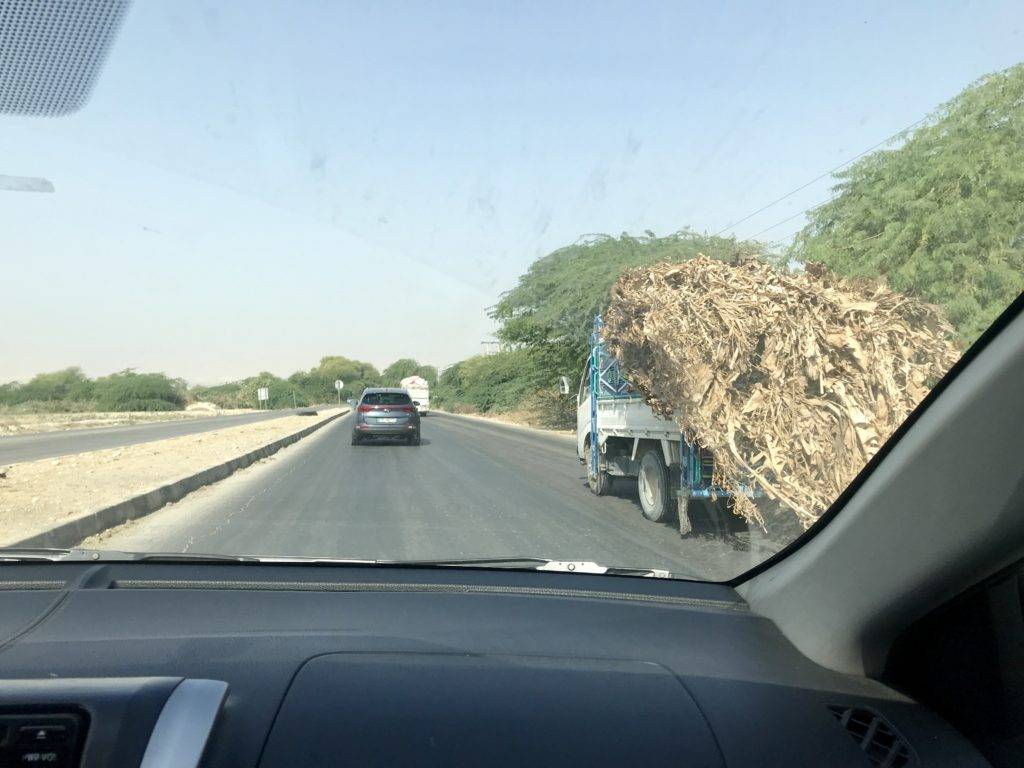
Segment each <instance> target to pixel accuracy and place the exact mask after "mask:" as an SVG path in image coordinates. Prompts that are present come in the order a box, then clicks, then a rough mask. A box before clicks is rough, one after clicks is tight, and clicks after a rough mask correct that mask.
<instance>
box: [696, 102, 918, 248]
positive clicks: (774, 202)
mask: <svg viewBox="0 0 1024 768" xmlns="http://www.w3.org/2000/svg"><path fill="white" fill-rule="evenodd" d="M927 119H928V116H927V115H926V116H925V117H922V118H921V119H920V120H918V121H917V122H915V123H911V124H910V125H908V126H907V127H906V128H901V129H900V130H898V131H896V133H894V134H892V135H891V136H889V137H887V138H884V139H882V140H881V141H880V142H878V143H877V144H875V145H874V146H871V147H868V148H867V149H865V150H864V151H863V152H861V153H860V154H858V155H855V156H853V157H851V158H850V159H849V160H847V161H845V162H842V163H840V164H839V165H837V166H836V167H835V168H833V169H831V170H829V171H825V173H823V174H821V175H820V176H815V177H814V178H813V179H811V180H810V181H808V182H807V183H806V184H801V185H800V186H799V187H797V188H796V189H794V190H791V191H789V192H787V193H786V194H784V195H783V196H782V197H777V198H776V199H774V200H772V201H771V202H770V203H768V204H767V205H763V206H761V207H760V208H758V209H757V210H756V211H754V212H753V213H749V214H747V215H746V216H744V217H743V218H742V219H737V220H736V221H734V222H733V223H732V224H729V225H727V226H725V227H722V228H721V229H720V230H718V231H717V232H715V234H713V235H712V237H718V236H719V235H720V234H722V233H723V232H725V231H726V230H729V229H732V228H733V227H735V226H736V225H737V224H742V223H743V222H744V221H747V220H748V219H752V218H754V217H755V216H757V214H759V213H763V212H764V211H767V210H768V209H769V208H771V207H772V206H773V205H777V204H778V203H781V202H782V201H783V200H785V199H787V198H789V197H792V196H793V195H795V194H796V193H797V192H800V191H802V190H804V189H807V187H809V186H811V184H814V183H815V182H818V181H821V180H822V179H824V178H827V177H828V176H831V175H832V174H834V173H835V172H836V171H840V170H842V169H843V168H845V167H846V166H848V165H849V164H850V163H852V162H854V161H855V160H860V159H861V158H862V157H864V155H866V154H868V153H869V152H874V151H875V150H876V149H878V148H879V147H881V146H883V145H885V144H888V143H889V142H890V141H892V140H893V139H895V138H897V137H898V136H900V135H902V134H904V133H906V132H907V131H910V130H913V129H914V128H916V127H917V126H919V125H921V123H923V122H925V121H926V120H927ZM813 207H814V206H811V208H813ZM809 210H811V209H810V208H808V209H807V211H809ZM807 211H803V213H807ZM798 215H799V214H798ZM792 218H796V217H795V216H794V217H792ZM786 221H789V219H786ZM782 223H783V222H779V224H782ZM774 226H778V225H772V227H774ZM772 227H768V229H772ZM763 231H764V230H762V232H763ZM757 234H758V235H759V234H761V232H758V233H757ZM752 237H757V235H753V236H752Z"/></svg>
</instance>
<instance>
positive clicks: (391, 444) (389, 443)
mask: <svg viewBox="0 0 1024 768" xmlns="http://www.w3.org/2000/svg"><path fill="white" fill-rule="evenodd" d="M424 445H430V440H428V439H427V438H425V437H421V438H420V446H421V447H422V446H424ZM359 447H360V448H415V447H416V446H411V445H407V444H406V442H405V440H403V439H401V438H387V437H375V438H372V439H370V440H362V441H360V443H359Z"/></svg>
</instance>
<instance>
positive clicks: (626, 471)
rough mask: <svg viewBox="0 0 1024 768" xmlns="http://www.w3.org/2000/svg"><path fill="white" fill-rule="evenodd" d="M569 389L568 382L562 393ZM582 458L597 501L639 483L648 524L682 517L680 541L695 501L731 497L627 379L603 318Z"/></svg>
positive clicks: (592, 359) (586, 404) (586, 392)
mask: <svg viewBox="0 0 1024 768" xmlns="http://www.w3.org/2000/svg"><path fill="white" fill-rule="evenodd" d="M568 387H569V383H568V380H567V379H565V378H564V377H563V380H562V385H561V389H562V391H563V393H565V394H568ZM576 454H577V456H578V457H579V459H580V461H581V462H582V463H583V464H584V465H586V468H587V484H588V485H589V486H590V490H591V491H592V492H593V493H595V494H596V495H598V496H602V495H604V494H606V493H608V492H609V491H610V490H611V485H612V482H613V480H614V479H615V478H617V477H629V478H633V477H635V478H636V479H637V495H638V496H639V500H640V507H641V509H642V510H643V515H644V517H646V518H647V519H648V520H653V521H655V522H663V521H666V520H668V519H670V518H671V517H672V515H673V513H675V514H676V515H677V516H678V520H679V531H680V533H681V534H687V533H689V532H690V531H691V530H692V528H693V523H692V519H691V518H692V515H693V514H694V513H695V510H693V509H691V505H690V500H691V499H711V498H716V497H727V496H729V493H728V492H726V491H725V489H723V488H718V487H715V486H714V485H713V484H712V477H713V473H714V459H713V458H712V456H711V454H710V453H709V452H708V451H706V450H704V449H702V448H700V447H699V446H697V445H694V444H692V443H689V442H687V440H686V438H685V436H684V435H683V434H682V432H681V431H680V429H679V427H678V426H677V425H676V424H675V422H672V421H669V420H668V419H663V418H661V417H660V416H657V415H656V414H655V413H654V411H652V410H651V408H650V406H648V405H647V403H645V402H644V399H643V397H642V396H641V395H640V394H639V393H637V392H636V391H634V390H633V389H632V388H631V387H630V385H629V382H628V381H626V379H625V378H623V376H622V374H621V373H620V371H619V365H618V361H616V360H615V358H614V357H612V356H611V355H610V354H609V353H608V352H607V351H606V350H605V346H604V343H603V342H602V340H601V317H600V315H598V316H597V317H595V318H594V331H593V333H592V334H591V343H590V356H589V358H588V361H587V365H586V367H585V369H584V371H583V375H582V376H581V377H580V384H579V390H578V393H577V396H576ZM751 495H755V494H753V493H751ZM707 511H708V513H711V510H710V509H708V510H707ZM711 514H713V513H711ZM719 523H720V521H719ZM715 527H718V526H715Z"/></svg>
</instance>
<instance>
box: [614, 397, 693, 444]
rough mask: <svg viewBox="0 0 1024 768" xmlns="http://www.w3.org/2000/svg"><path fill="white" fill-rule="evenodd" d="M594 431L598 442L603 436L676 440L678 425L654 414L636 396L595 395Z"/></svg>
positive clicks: (640, 398)
mask: <svg viewBox="0 0 1024 768" xmlns="http://www.w3.org/2000/svg"><path fill="white" fill-rule="evenodd" d="M597 431H598V436H599V438H600V439H602V442H603V438H605V437H645V438H653V439H659V440H678V439H679V427H678V426H677V425H676V424H675V423H674V422H672V421H668V420H666V419H662V418H659V417H658V416H656V415H655V414H654V412H653V411H652V410H651V408H650V406H648V405H647V403H645V402H644V400H643V398H642V397H640V396H639V395H636V396H629V397H621V396H620V397H599V398H598V399H597Z"/></svg>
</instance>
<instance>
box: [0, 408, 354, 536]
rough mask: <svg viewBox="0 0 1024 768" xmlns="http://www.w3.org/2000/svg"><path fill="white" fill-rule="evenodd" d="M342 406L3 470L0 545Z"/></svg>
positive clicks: (268, 440) (224, 458) (294, 428)
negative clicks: (315, 414)
mask: <svg viewBox="0 0 1024 768" xmlns="http://www.w3.org/2000/svg"><path fill="white" fill-rule="evenodd" d="M338 410H339V409H338V408H330V409H322V410H320V411H319V413H318V415H317V416H283V417H281V418H279V419H272V420H269V421H261V422H256V423H254V424H244V425H241V426H237V427H230V428H227V429H219V430H214V431H211V432H202V433H200V434H196V435H185V436H184V437H175V438H171V439H169V440H157V441H154V442H150V443H141V444H139V445H130V446H126V447H123V448H111V449H107V450H103V451H90V452H88V453H78V454H73V455H71V456H62V457H60V458H57V459H41V460H39V461H28V462H23V463H20V464H12V465H10V466H8V467H0V473H2V475H3V476H2V477H0V546H3V545H6V544H10V543H13V542H16V541H20V540H22V539H25V538H27V537H29V536H32V535H33V534H35V533H38V532H40V531H44V530H47V529H49V528H51V527H53V526H55V525H59V524H61V523H64V522H67V521H68V520H71V519H73V518H75V517H79V516H81V515H84V514H88V513H90V512H93V511H95V510H98V509H102V508H104V507H108V506H111V505H113V504H117V503H118V502H121V501H124V500H126V499H129V498H131V497H133V496H136V495H138V494H141V493H146V492H148V491H151V490H154V489H155V488H158V487H160V486H161V485H165V484H167V483H170V482H173V481H175V480H177V479H179V478H181V477H185V476H188V475H191V474H194V473H195V472H198V471H200V470H203V469H207V468H208V467H212V466H215V465H217V464H221V463H223V462H225V461H228V460H229V459H233V458H235V457H237V456H240V455H242V454H244V453H248V452H249V451H252V450H255V449H256V448H259V447H261V446H263V445H266V444H267V443H271V442H273V441H274V440H277V439H279V438H282V437H285V436H287V435H290V434H292V433H294V432H298V431H299V430H301V429H304V428H306V427H308V426H310V425H311V424H314V423H316V422H319V421H323V420H324V419H326V418H329V417H330V416H332V415H334V414H336V413H337V412H338ZM343 410H348V409H347V408H345V409H343Z"/></svg>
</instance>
